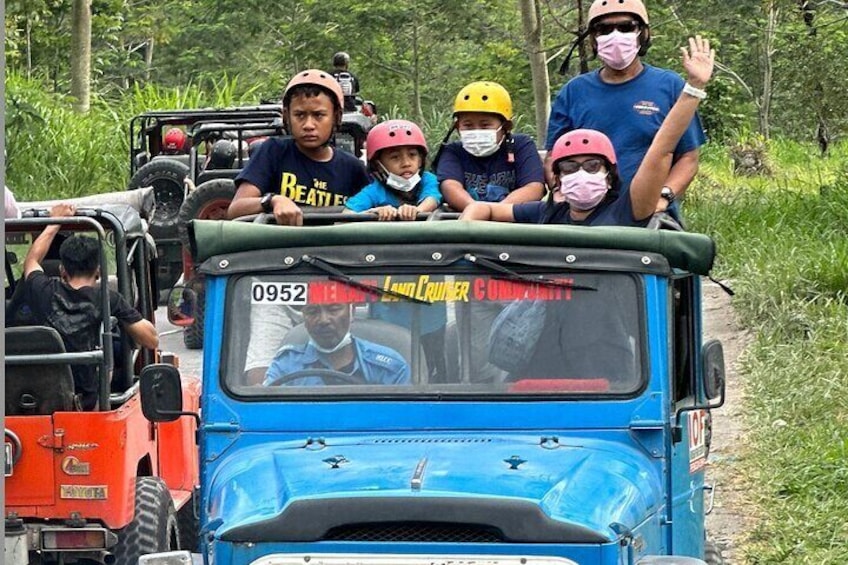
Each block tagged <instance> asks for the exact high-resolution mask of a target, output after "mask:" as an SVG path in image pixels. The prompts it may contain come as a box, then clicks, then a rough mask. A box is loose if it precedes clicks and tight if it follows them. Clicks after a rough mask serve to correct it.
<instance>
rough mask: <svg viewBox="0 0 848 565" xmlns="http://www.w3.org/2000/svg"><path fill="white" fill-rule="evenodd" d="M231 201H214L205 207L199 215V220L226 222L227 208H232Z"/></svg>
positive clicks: (221, 199)
mask: <svg viewBox="0 0 848 565" xmlns="http://www.w3.org/2000/svg"><path fill="white" fill-rule="evenodd" d="M230 202H231V201H230V200H225V199H223V198H220V199H217V200H212V201H210V202H207V203H206V204H204V205H203V207H202V208H201V209H200V212H198V214H197V219H198V220H226V219H227V208H229V207H230Z"/></svg>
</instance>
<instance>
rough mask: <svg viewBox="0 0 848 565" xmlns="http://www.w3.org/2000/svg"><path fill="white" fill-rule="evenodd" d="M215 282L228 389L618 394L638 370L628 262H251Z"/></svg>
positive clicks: (636, 309)
mask: <svg viewBox="0 0 848 565" xmlns="http://www.w3.org/2000/svg"><path fill="white" fill-rule="evenodd" d="M534 277H535V279H537V280H533V278H534ZM228 293H229V297H228V300H227V308H228V312H227V316H226V317H225V320H226V321H225V323H226V329H225V336H226V339H225V341H224V344H225V345H224V351H223V370H224V371H225V375H226V378H225V381H226V383H227V385H228V386H229V387H230V388H231V389H232V390H233V391H234V392H236V393H237V394H240V395H257V396H264V395H309V396H322V395H331V396H340V395H341V396H343V395H374V396H380V397H383V396H386V395H407V394H419V395H421V394H438V395H445V394H456V395H469V394H471V395H481V394H483V395H487V394H493V395H514V394H543V393H544V394H550V393H562V394H578V395H586V394H591V395H599V394H615V395H622V394H627V393H632V392H635V391H636V390H638V389H639V388H640V386H641V383H642V382H643V368H642V367H643V363H642V355H643V350H642V349H643V348H642V339H643V338H642V335H643V329H642V325H641V323H640V319H642V316H640V312H641V303H642V298H641V292H640V286H639V280H638V278H637V277H635V276H632V275H628V274H621V273H569V274H567V275H557V274H551V273H545V274H544V276H539V275H534V274H532V273H529V274H528V273H522V274H521V275H518V274H517V273H514V272H509V273H507V274H506V275H504V274H498V273H491V274H490V273H488V272H487V273H486V274H450V275H437V274H418V273H416V274H408V273H402V274H400V273H399V274H393V273H381V274H378V275H374V274H369V275H367V276H360V275H354V276H352V277H346V276H345V277H340V276H336V275H333V274H327V275H323V274H322V275H314V276H308V277H306V276H290V275H288V276H287V275H263V276H245V277H240V278H234V279H232V280H231V283H230V288H229V290H228ZM404 296H408V297H409V299H407V298H405V297H404Z"/></svg>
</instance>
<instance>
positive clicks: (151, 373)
mask: <svg viewBox="0 0 848 565" xmlns="http://www.w3.org/2000/svg"><path fill="white" fill-rule="evenodd" d="M139 388H140V393H141V411H142V413H143V414H144V417H145V418H147V419H148V420H150V421H151V422H173V421H174V420H176V419H178V418H179V417H180V416H181V415H183V414H185V412H183V390H182V385H181V383H180V372H179V371H178V370H177V368H176V367H174V366H173V365H166V364H164V363H157V364H155V365H148V366H147V367H145V368H144V369H142V370H141V376H140V377H139Z"/></svg>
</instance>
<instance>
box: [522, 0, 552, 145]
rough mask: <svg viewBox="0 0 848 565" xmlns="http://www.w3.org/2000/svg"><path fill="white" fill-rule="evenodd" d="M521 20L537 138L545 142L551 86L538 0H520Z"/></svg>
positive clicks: (549, 111)
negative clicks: (533, 102)
mask: <svg viewBox="0 0 848 565" xmlns="http://www.w3.org/2000/svg"><path fill="white" fill-rule="evenodd" d="M519 6H520V7H521V22H522V24H523V25H524V37H525V45H526V49H527V56H528V57H529V58H530V75H531V76H532V78H533V99H534V101H535V102H536V139H537V140H538V141H539V143H544V140H545V139H547V137H548V117H549V116H550V113H551V87H550V83H549V81H548V65H547V64H546V61H547V54H546V53H545V51H544V49H543V48H542V18H541V14H540V11H539V5H538V4H537V3H536V0H519Z"/></svg>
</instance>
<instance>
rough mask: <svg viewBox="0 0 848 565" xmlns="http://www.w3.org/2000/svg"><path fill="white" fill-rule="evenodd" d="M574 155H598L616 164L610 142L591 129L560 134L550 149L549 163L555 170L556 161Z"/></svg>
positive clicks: (611, 163)
mask: <svg viewBox="0 0 848 565" xmlns="http://www.w3.org/2000/svg"><path fill="white" fill-rule="evenodd" d="M575 155H600V156H601V157H603V158H604V159H606V160H607V162H608V163H609V164H610V165H615V164H616V158H615V149H613V147H612V142H611V141H610V139H609V138H608V137H607V136H605V135H604V134H602V133H601V132H599V131H597V130H593V129H575V130H572V131H570V132H568V133H566V134H564V135H562V136H560V138H559V139H557V140H556V143H554V147H553V149H551V165H552V166H553V167H554V170H556V166H557V162H559V161H560V160H562V159H565V158H566V157H574V156H575Z"/></svg>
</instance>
